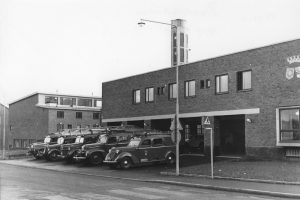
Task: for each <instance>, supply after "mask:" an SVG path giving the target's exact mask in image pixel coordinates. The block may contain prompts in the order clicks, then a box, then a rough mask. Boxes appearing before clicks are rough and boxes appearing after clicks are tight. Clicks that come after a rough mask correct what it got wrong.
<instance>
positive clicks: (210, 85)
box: [102, 39, 300, 158]
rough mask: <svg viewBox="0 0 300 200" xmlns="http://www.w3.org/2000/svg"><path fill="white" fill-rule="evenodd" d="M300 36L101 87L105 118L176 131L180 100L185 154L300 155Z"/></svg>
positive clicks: (108, 123) (116, 123)
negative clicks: (211, 149)
mask: <svg viewBox="0 0 300 200" xmlns="http://www.w3.org/2000/svg"><path fill="white" fill-rule="evenodd" d="M299 66H300V39H297V40H292V41H287V42H283V43H278V44H273V45H269V46H264V47H261V48H257V49H251V50H247V51H242V52H238V53H234V54H230V55H225V56H220V57H216V58H211V59H206V60H201V61H198V62H193V63H188V64H182V65H179V67H178V70H179V93H178V94H177V84H176V67H170V68H165V69H161V70H157V71H153V72H149V73H145V74H140V75H136V76H131V77H127V78H122V79H119V80H114V81H109V82H105V83H103V84H102V95H103V96H102V97H103V110H102V114H103V116H102V117H103V120H102V121H103V122H104V123H105V124H107V125H120V124H132V125H137V126H141V127H144V126H147V127H151V128H152V129H157V130H161V131H168V130H170V125H171V120H172V119H173V118H174V114H175V105H176V98H179V118H180V122H181V126H182V128H183V130H182V131H181V138H182V139H181V147H180V148H181V149H180V150H181V151H191V152H198V153H204V154H205V153H207V152H208V149H209V145H210V140H209V134H207V133H206V131H204V128H203V127H204V126H203V122H204V121H205V120H206V118H207V117H208V120H209V121H210V127H212V129H213V133H214V145H215V152H216V154H217V155H239V156H240V155H242V156H243V155H244V156H255V157H265V158H285V157H287V156H294V157H300V122H299V111H300V67H299Z"/></svg>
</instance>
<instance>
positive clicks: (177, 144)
mask: <svg viewBox="0 0 300 200" xmlns="http://www.w3.org/2000/svg"><path fill="white" fill-rule="evenodd" d="M145 22H150V23H156V24H162V25H167V26H171V28H174V29H175V31H176V34H177V26H176V25H174V24H169V23H164V22H159V21H153V20H148V19H141V21H140V22H139V23H138V25H139V26H141V27H142V26H144V25H146V23H145ZM176 46H177V45H176ZM175 68H176V87H177V96H176V111H175V119H176V123H175V124H176V128H175V130H176V175H177V176H178V175H179V140H180V132H179V75H178V74H179V73H178V62H176V64H175Z"/></svg>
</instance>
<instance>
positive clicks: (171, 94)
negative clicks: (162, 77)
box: [169, 83, 177, 99]
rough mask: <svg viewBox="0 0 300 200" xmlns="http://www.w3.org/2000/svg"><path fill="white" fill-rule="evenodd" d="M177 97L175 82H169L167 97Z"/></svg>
mask: <svg viewBox="0 0 300 200" xmlns="http://www.w3.org/2000/svg"><path fill="white" fill-rule="evenodd" d="M176 98H177V84H176V83H171V84H169V99H176Z"/></svg>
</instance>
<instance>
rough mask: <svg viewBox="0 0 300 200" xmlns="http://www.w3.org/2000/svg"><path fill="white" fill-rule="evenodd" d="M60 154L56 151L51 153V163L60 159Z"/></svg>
mask: <svg viewBox="0 0 300 200" xmlns="http://www.w3.org/2000/svg"><path fill="white" fill-rule="evenodd" d="M57 156H58V153H57V152H56V151H53V152H51V153H50V155H49V160H50V161H56V160H57V159H58V157H57Z"/></svg>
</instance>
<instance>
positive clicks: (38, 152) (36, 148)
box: [27, 133, 61, 159]
mask: <svg viewBox="0 0 300 200" xmlns="http://www.w3.org/2000/svg"><path fill="white" fill-rule="evenodd" d="M60 136H61V134H60V133H53V134H50V135H47V136H46V137H45V139H44V142H35V143H32V144H31V145H30V146H29V149H28V152H27V155H33V156H34V157H35V158H36V159H40V158H43V152H44V148H45V146H46V145H48V144H50V145H51V144H56V143H57V139H58V138H59V137H60Z"/></svg>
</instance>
